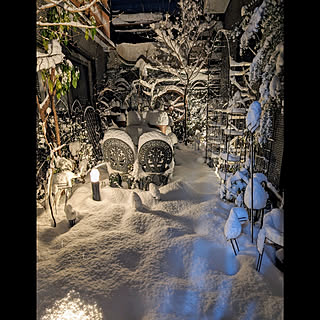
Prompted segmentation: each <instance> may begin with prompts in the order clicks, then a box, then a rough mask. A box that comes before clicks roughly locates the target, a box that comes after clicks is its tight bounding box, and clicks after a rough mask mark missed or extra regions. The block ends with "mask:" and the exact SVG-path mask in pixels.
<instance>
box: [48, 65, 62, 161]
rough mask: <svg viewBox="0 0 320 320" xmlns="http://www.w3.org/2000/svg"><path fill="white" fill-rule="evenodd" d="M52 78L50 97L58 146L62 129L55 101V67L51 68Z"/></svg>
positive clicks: (59, 151) (59, 152) (58, 145)
mask: <svg viewBox="0 0 320 320" xmlns="http://www.w3.org/2000/svg"><path fill="white" fill-rule="evenodd" d="M50 78H51V79H50V80H51V81H52V83H53V89H52V91H51V90H50V88H49V99H50V104H51V108H52V112H53V117H54V126H55V131H56V141H57V147H60V146H61V140H60V130H59V122H58V116H57V111H56V106H55V103H54V96H55V94H56V89H55V88H54V83H55V68H52V69H51V75H50ZM58 154H59V156H61V149H59V150H58Z"/></svg>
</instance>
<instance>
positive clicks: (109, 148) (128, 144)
mask: <svg viewBox="0 0 320 320" xmlns="http://www.w3.org/2000/svg"><path fill="white" fill-rule="evenodd" d="M100 143H101V145H102V153H103V157H104V160H105V162H106V165H107V169H108V173H109V184H110V186H111V187H125V186H126V187H128V188H131V187H132V185H133V182H134V168H135V165H134V164H135V161H136V158H137V156H136V155H137V152H136V147H135V146H134V144H133V142H132V139H131V137H130V136H129V135H128V133H126V132H125V131H123V130H120V129H111V130H108V131H107V132H106V133H105V134H104V137H103V139H102V140H101V142H100Z"/></svg>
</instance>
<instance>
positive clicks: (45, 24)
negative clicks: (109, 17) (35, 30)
mask: <svg viewBox="0 0 320 320" xmlns="http://www.w3.org/2000/svg"><path fill="white" fill-rule="evenodd" d="M37 26H39V27H54V26H69V27H76V28H86V29H94V28H100V27H102V26H103V24H101V25H99V26H89V25H86V24H81V23H77V22H74V21H70V22H41V21H37Z"/></svg>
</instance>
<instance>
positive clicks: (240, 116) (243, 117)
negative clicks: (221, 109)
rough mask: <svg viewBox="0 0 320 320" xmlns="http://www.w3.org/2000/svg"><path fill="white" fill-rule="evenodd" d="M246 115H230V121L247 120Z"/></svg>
mask: <svg viewBox="0 0 320 320" xmlns="http://www.w3.org/2000/svg"><path fill="white" fill-rule="evenodd" d="M246 116H247V115H246V114H238V115H234V114H232V115H230V116H229V118H228V119H229V120H238V119H245V118H246Z"/></svg>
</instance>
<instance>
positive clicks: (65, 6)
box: [37, 0, 98, 13]
mask: <svg viewBox="0 0 320 320" xmlns="http://www.w3.org/2000/svg"><path fill="white" fill-rule="evenodd" d="M97 1H98V0H92V1H91V2H89V3H87V4H85V5H83V6H80V7H79V8H77V7H76V6H74V5H71V6H70V5H68V4H66V3H65V1H55V0H48V1H47V2H49V3H48V4H45V5H43V6H41V7H40V8H39V9H38V10H37V12H39V11H40V10H45V9H49V8H52V7H57V6H59V7H62V8H63V9H64V10H66V11H69V12H71V13H76V12H83V11H86V10H88V9H89V8H91V7H92V6H93V5H94V4H95V3H96V2H97Z"/></svg>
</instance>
